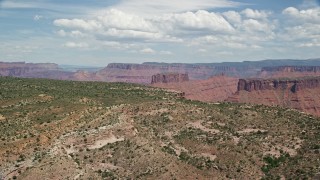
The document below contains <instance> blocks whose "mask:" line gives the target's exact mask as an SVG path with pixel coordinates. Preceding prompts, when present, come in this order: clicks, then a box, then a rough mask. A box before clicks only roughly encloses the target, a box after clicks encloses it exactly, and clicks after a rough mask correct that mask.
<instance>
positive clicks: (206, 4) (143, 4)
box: [113, 0, 241, 17]
mask: <svg viewBox="0 0 320 180" xmlns="http://www.w3.org/2000/svg"><path fill="white" fill-rule="evenodd" d="M239 5H241V3H239V2H234V1H230V0H197V1H194V0H184V1H183V2H181V1H178V0H161V1H159V0H148V1H145V0H126V1H121V2H120V3H118V4H117V5H115V6H113V8H116V9H119V10H121V11H124V12H130V13H135V14H139V15H142V16H147V17H149V16H150V14H152V15H162V14H168V13H181V12H186V11H195V10H199V9H214V8H221V7H237V6H239Z"/></svg>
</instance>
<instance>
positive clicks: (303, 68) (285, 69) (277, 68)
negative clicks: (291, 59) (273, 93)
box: [261, 66, 320, 72]
mask: <svg viewBox="0 0 320 180" xmlns="http://www.w3.org/2000/svg"><path fill="white" fill-rule="evenodd" d="M261 71H269V72H320V66H275V67H263V68H261Z"/></svg>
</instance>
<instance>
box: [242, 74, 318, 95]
mask: <svg viewBox="0 0 320 180" xmlns="http://www.w3.org/2000/svg"><path fill="white" fill-rule="evenodd" d="M287 88H289V89H290V90H291V91H292V92H296V91H298V90H302V89H305V88H309V89H310V88H320V77H315V78H302V79H288V80H277V79H240V80H239V82H238V88H237V90H238V91H249V92H251V91H262V90H275V89H287Z"/></svg>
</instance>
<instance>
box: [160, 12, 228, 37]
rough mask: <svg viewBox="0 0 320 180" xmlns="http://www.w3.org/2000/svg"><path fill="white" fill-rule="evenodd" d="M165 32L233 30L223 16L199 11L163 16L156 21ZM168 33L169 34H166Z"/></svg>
mask: <svg viewBox="0 0 320 180" xmlns="http://www.w3.org/2000/svg"><path fill="white" fill-rule="evenodd" d="M158 20H160V21H162V22H159V23H160V24H162V25H163V27H164V28H166V27H171V28H168V29H166V31H171V30H175V29H176V30H177V29H181V30H199V31H215V32H232V31H233V30H234V29H233V27H232V26H231V25H230V24H229V22H228V21H227V20H225V19H224V17H223V16H221V15H219V14H216V13H212V12H208V11H204V10H199V11H197V12H195V13H193V12H186V13H180V14H172V15H167V16H163V17H162V18H160V19H158ZM168 33H170V32H168Z"/></svg>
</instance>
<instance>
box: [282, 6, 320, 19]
mask: <svg viewBox="0 0 320 180" xmlns="http://www.w3.org/2000/svg"><path fill="white" fill-rule="evenodd" d="M282 13H283V14H285V15H288V16H289V17H290V18H293V19H294V20H298V21H300V22H301V21H304V22H309V23H320V7H315V8H310V9H306V10H298V9H297V8H295V7H288V8H286V9H284V10H283V11H282Z"/></svg>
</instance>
